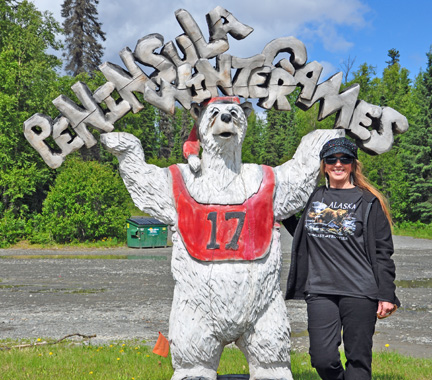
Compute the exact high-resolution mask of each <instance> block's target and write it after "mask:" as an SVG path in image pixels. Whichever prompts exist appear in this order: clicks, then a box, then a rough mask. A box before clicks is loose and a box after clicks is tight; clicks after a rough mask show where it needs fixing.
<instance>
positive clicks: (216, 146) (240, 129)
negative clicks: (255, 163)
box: [191, 96, 252, 154]
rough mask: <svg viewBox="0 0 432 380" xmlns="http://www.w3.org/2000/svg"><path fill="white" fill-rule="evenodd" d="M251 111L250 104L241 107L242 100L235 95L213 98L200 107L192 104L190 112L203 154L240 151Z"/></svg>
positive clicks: (246, 103)
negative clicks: (196, 128)
mask: <svg viewBox="0 0 432 380" xmlns="http://www.w3.org/2000/svg"><path fill="white" fill-rule="evenodd" d="M251 112H252V105H251V103H249V102H245V103H243V104H240V100H239V98H237V97H234V96H226V97H217V98H212V99H210V100H209V101H207V102H205V103H203V104H201V105H198V104H195V105H193V106H192V110H191V113H192V116H193V117H194V118H195V119H196V125H197V126H198V135H199V140H200V142H201V147H202V148H203V151H204V152H211V153H215V154H223V153H232V152H234V151H237V150H240V151H241V145H242V143H243V140H244V137H245V135H246V129H247V118H248V116H249V115H250V114H251Z"/></svg>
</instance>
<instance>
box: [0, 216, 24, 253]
mask: <svg viewBox="0 0 432 380" xmlns="http://www.w3.org/2000/svg"><path fill="white" fill-rule="evenodd" d="M25 235H26V221H25V220H24V219H23V218H21V217H16V216H14V214H13V212H12V211H10V210H9V211H6V212H5V213H4V214H3V217H2V218H1V219H0V248H5V247H8V246H9V245H11V244H14V243H16V242H17V241H19V240H21V239H23V238H24V237H25Z"/></svg>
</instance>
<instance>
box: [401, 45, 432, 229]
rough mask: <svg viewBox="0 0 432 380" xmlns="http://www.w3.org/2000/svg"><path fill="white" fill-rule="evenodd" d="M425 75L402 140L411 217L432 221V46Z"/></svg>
mask: <svg viewBox="0 0 432 380" xmlns="http://www.w3.org/2000/svg"><path fill="white" fill-rule="evenodd" d="M426 55H427V58H428V62H427V68H426V71H425V72H421V73H420V74H419V75H418V77H417V81H416V86H415V99H414V101H415V102H416V103H417V104H418V106H419V108H418V112H417V113H416V115H415V118H414V122H413V123H411V125H410V128H409V129H408V132H407V133H406V134H405V136H404V139H403V147H404V158H405V159H404V161H405V166H406V168H407V173H408V181H409V199H408V201H409V205H410V206H411V207H410V212H409V215H408V216H409V218H410V220H411V221H420V222H423V223H431V222H432V46H431V48H430V50H429V52H428V53H427V54H426Z"/></svg>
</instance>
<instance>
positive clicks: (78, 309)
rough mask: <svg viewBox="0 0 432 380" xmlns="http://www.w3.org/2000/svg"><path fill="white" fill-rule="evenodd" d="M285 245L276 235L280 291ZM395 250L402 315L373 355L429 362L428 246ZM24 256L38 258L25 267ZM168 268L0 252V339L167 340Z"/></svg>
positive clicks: (145, 262) (382, 328)
mask: <svg viewBox="0 0 432 380" xmlns="http://www.w3.org/2000/svg"><path fill="white" fill-rule="evenodd" d="M290 242H291V237H290V236H289V234H288V233H287V232H286V231H285V230H284V229H283V228H282V247H283V249H282V250H283V256H284V264H283V271H282V276H281V287H282V289H283V290H284V288H285V282H286V278H287V274H288V267H289V259H290V255H289V254H290V246H291V244H290ZM394 242H395V254H394V256H393V257H394V260H395V262H396V266H397V294H398V297H399V299H400V300H401V303H402V307H401V308H400V309H399V310H398V311H397V312H396V313H395V314H394V315H393V316H391V317H390V318H387V319H384V320H381V321H378V322H377V326H376V334H375V337H374V350H378V351H382V350H392V351H397V352H399V353H402V354H404V355H410V356H413V357H426V358H432V296H431V287H432V241H430V240H422V239H413V238H410V237H400V236H395V237H394ZM29 254H31V255H44V258H38V259H31V258H28V257H26V255H29ZM50 255H56V257H58V256H60V257H64V259H58V258H53V257H52V258H50ZM68 255H101V259H92V260H83V259H70V258H69V259H67V257H68ZM102 255H114V256H119V255H121V257H122V259H114V260H107V259H104V258H103V257H102ZM170 261H171V248H145V249H134V248H127V247H124V248H115V249H85V250H82V249H80V250H73V249H72V250H71V249H61V250H52V249H51V250H50V249H44V250H34V249H31V250H29V249H19V248H18V249H0V339H7V338H11V339H24V338H25V339H28V338H56V339H59V338H62V337H64V336H66V335H69V334H73V333H79V334H84V335H93V334H96V338H93V339H92V343H93V344H107V343H109V342H110V341H118V340H125V341H126V340H132V339H138V340H145V341H146V342H148V344H154V343H155V342H156V339H157V336H158V332H159V331H160V332H162V333H163V334H164V335H167V334H168V321H169V314H170V310H171V302H172V294H173V288H174V281H173V279H172V277H171V272H170ZM286 305H287V308H288V312H289V315H290V321H291V327H292V346H293V349H294V350H297V351H307V349H308V336H307V328H306V326H307V321H306V307H305V303H304V302H303V301H287V302H286Z"/></svg>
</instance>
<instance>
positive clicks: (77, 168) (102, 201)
mask: <svg viewBox="0 0 432 380" xmlns="http://www.w3.org/2000/svg"><path fill="white" fill-rule="evenodd" d="M129 203H130V197H129V195H128V192H127V190H126V188H125V186H124V184H123V181H122V180H121V178H120V176H119V175H118V174H117V173H116V172H114V171H113V169H112V168H111V167H110V166H108V165H105V164H100V163H98V162H96V161H86V162H84V161H82V160H80V159H78V158H72V159H70V160H68V161H67V162H66V163H65V164H64V167H62V169H61V172H60V173H59V175H58V176H57V178H56V180H55V183H54V185H53V187H52V188H51V189H50V191H49V193H48V196H47V198H46V200H45V202H44V204H43V209H42V216H41V226H40V229H39V231H36V232H37V233H42V234H43V233H44V232H48V233H50V234H51V236H52V238H53V240H54V241H55V242H57V243H68V242H72V241H78V242H84V241H92V240H100V239H103V238H107V237H111V238H118V239H120V240H126V219H127V218H128V217H129V216H130V215H129V211H128V207H129Z"/></svg>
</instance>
